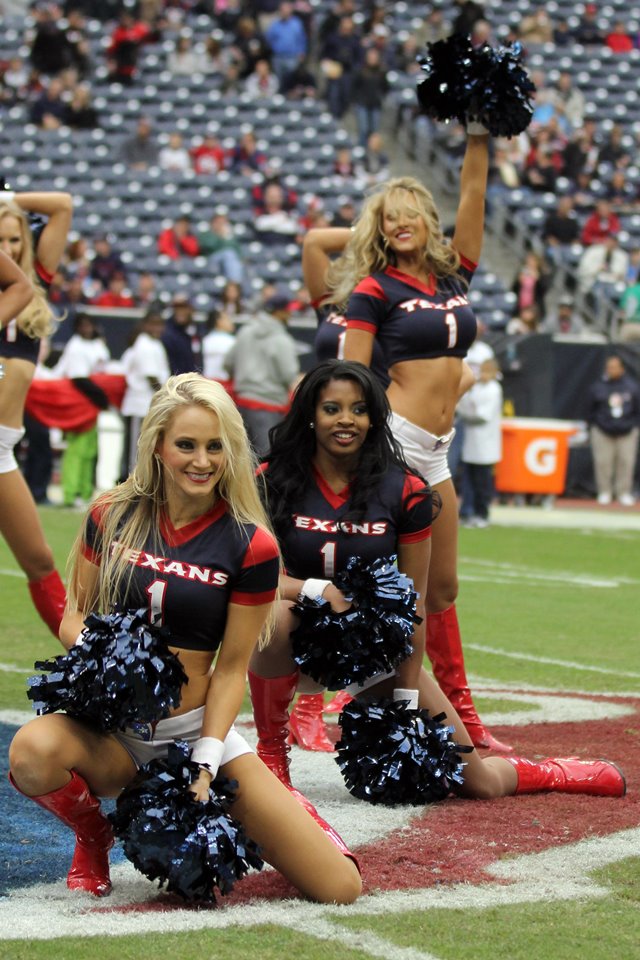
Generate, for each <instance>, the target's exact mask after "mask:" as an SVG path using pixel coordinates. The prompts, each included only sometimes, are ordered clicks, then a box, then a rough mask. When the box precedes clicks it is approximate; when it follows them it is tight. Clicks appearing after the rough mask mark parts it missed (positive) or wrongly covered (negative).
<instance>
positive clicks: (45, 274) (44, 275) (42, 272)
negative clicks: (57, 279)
mask: <svg viewBox="0 0 640 960" xmlns="http://www.w3.org/2000/svg"><path fill="white" fill-rule="evenodd" d="M34 266H35V271H36V273H37V274H38V276H39V277H40V279H41V280H44V282H45V283H47V284H49V283H51V281H52V280H53V274H52V273H49V271H48V270H46V269H45V268H44V267H43V266H42V264H41V263H40V262H39V261H38V260H36V262H35V264H34Z"/></svg>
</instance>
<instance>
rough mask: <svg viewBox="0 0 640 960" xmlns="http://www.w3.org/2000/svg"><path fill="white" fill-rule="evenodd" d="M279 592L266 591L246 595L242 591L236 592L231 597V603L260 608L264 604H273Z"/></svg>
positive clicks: (275, 590)
mask: <svg viewBox="0 0 640 960" xmlns="http://www.w3.org/2000/svg"><path fill="white" fill-rule="evenodd" d="M277 592H278V591H277V589H274V590H264V591H263V592H262V593H244V592H243V591H241V590H234V591H233V592H232V594H231V596H230V597H229V603H238V604H240V605H241V606H243V607H259V606H260V604H262V603H272V602H273V601H274V600H275V598H276V594H277Z"/></svg>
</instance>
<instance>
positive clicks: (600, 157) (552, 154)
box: [0, 0, 640, 329]
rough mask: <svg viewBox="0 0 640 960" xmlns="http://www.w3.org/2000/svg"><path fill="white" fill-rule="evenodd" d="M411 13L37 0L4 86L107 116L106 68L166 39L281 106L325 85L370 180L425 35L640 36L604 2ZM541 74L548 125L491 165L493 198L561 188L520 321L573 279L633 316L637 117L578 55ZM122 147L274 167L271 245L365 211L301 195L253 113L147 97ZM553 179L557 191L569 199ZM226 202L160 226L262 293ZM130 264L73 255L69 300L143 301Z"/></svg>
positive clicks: (588, 39)
mask: <svg viewBox="0 0 640 960" xmlns="http://www.w3.org/2000/svg"><path fill="white" fill-rule="evenodd" d="M192 16H196V17H199V18H200V21H202V17H203V16H204V17H205V18H208V19H209V20H210V22H211V30H210V32H209V35H208V36H204V35H203V34H202V32H194V30H193V29H192V20H191V18H192ZM394 16H395V13H394V11H393V9H391V8H390V6H389V5H385V4H381V3H378V4H376V3H371V4H364V3H361V2H357V0H334V2H330V0H328V2H324V3H322V4H318V5H312V4H310V3H308V2H306V0H295V2H291V0H282V2H277V0H262V2H253V3H245V2H239V0H229V2H225V3H216V2H214V0H209V2H207V0H201V2H198V0H181V2H174V0H143V2H141V3H138V4H137V5H135V7H134V6H133V5H126V6H125V7H124V8H121V5H120V4H119V3H116V2H115V0H114V2H105V3H94V2H90V0H71V2H68V3H66V4H64V5H62V4H60V5H59V4H56V3H54V2H36V3H34V4H32V5H31V9H30V19H29V20H28V21H27V31H26V33H25V41H26V43H27V44H28V50H29V52H28V55H25V54H24V49H22V50H21V53H20V55H16V56H15V57H12V58H11V59H10V60H7V61H6V62H2V63H0V98H1V99H2V101H3V102H4V104H5V105H15V104H24V105H25V108H26V110H27V112H28V115H29V118H30V120H31V121H32V122H33V123H34V124H36V125H37V126H40V127H42V128H43V129H55V128H56V127H59V126H68V127H71V128H72V129H73V128H75V129H91V128H95V127H99V126H100V123H101V111H102V110H103V107H102V106H101V105H98V106H96V104H95V102H94V101H95V99H96V97H95V78H96V76H97V74H98V73H99V71H100V69H102V70H105V69H106V73H107V78H108V80H110V81H112V82H116V83H118V84H121V85H124V86H126V85H131V84H135V83H136V82H137V80H138V78H139V75H140V70H141V65H142V64H143V57H144V51H145V48H147V47H149V45H153V47H154V50H155V51H156V52H158V51H159V57H160V61H161V63H160V69H164V70H166V71H168V72H169V73H170V74H172V75H173V76H175V77H176V79H177V80H179V78H180V77H185V78H188V77H192V76H194V75H198V74H200V75H203V76H206V77H211V78H212V80H213V82H214V83H215V84H218V86H219V89H220V91H221V94H222V95H224V94H225V92H234V93H239V92H248V93H250V94H251V96H252V98H254V100H255V102H256V103H259V102H260V101H264V102H265V104H267V105H268V102H269V100H270V98H272V97H273V96H275V95H277V94H283V95H284V96H286V97H288V98H291V99H296V98H301V97H304V98H307V99H308V98H314V99H317V100H318V101H319V106H323V107H324V106H326V108H327V109H328V110H329V111H330V113H331V114H332V115H333V117H334V118H335V120H336V123H337V124H340V122H342V121H343V120H344V118H345V117H346V115H347V114H348V113H352V115H353V121H354V125H355V127H356V130H357V140H358V150H357V152H356V151H353V150H352V149H351V148H347V147H345V149H344V150H342V151H339V152H336V156H335V162H334V174H335V182H336V183H338V181H339V180H340V179H342V181H343V182H344V184H345V187H346V186H347V185H349V186H352V185H353V184H354V183H356V184H357V185H358V186H359V187H361V188H362V189H363V190H364V189H366V188H368V187H371V186H373V185H375V184H376V183H377V182H379V181H380V180H383V179H385V178H386V177H387V176H388V174H389V157H388V154H387V151H386V149H385V145H384V143H383V142H382V137H381V134H380V125H381V115H382V110H383V108H384V105H385V103H387V102H388V98H389V93H390V90H391V89H392V88H393V83H394V77H395V76H396V75H398V74H400V75H409V76H411V77H415V76H417V75H418V74H419V71H420V67H419V64H418V63H417V60H416V57H417V55H418V54H419V53H420V52H421V51H422V50H423V49H424V45H425V43H427V42H431V41H434V40H438V39H442V38H443V37H445V36H447V35H448V34H449V33H450V32H451V31H452V30H456V31H464V32H468V33H469V34H470V35H471V37H472V42H473V43H474V44H481V43H483V42H485V41H489V42H492V43H495V42H497V41H500V42H502V41H503V40H516V39H517V40H519V41H520V42H521V43H522V45H523V48H524V56H525V61H526V59H527V58H528V57H530V56H532V55H533V54H535V53H536V52H538V51H540V50H542V49H543V48H544V45H545V44H553V45H555V46H556V47H557V48H558V49H563V48H566V49H568V50H570V49H571V46H572V45H575V44H580V45H581V46H583V47H584V46H586V47H590V48H593V49H594V50H596V49H597V48H602V49H605V48H606V49H608V50H610V51H611V52H612V53H613V54H614V55H619V56H620V57H624V56H625V55H627V54H628V53H629V51H631V50H633V49H636V48H638V46H639V37H638V36H637V35H636V34H635V33H633V32H630V31H629V29H628V28H627V26H626V25H625V24H624V23H623V22H622V21H620V22H615V20H613V19H610V29H607V30H605V29H603V25H602V18H601V17H600V16H599V13H598V9H597V6H596V5H595V4H586V5H585V6H584V8H583V9H582V10H579V9H577V11H576V15H575V16H574V17H572V18H570V20H567V19H566V18H564V17H563V15H562V11H561V10H550V9H547V8H546V7H545V6H544V5H542V4H540V5H538V6H537V7H532V8H530V9H529V11H528V12H527V13H526V15H524V16H522V17H521V19H519V20H518V21H517V22H516V21H515V20H514V21H513V22H510V23H506V22H505V19H504V17H503V16H501V14H500V11H499V10H497V9H496V8H495V7H494V5H488V4H486V5H485V4H482V3H478V2H469V0H456V2H454V3H450V4H437V5H435V4H434V5H431V6H430V7H429V8H428V9H427V10H425V16H424V19H423V21H422V23H421V24H417V23H416V21H415V20H413V21H412V22H411V30H410V31H409V30H400V31H398V30H397V29H394V26H395V21H394ZM89 19H99V20H101V21H102V22H103V33H102V38H101V39H102V42H101V44H99V45H96V43H95V42H94V43H92V42H91V38H90V31H89V30H88V20H89ZM494 20H495V21H496V22H495V24H494V23H493V21H494ZM532 73H533V76H534V79H535V82H536V85H537V93H536V96H535V112H534V116H533V121H532V124H531V126H530V127H529V129H528V130H527V131H526V132H525V133H523V134H521V135H520V136H519V137H516V138H513V139H511V140H501V139H497V140H495V141H494V143H493V158H492V168H491V184H490V198H491V201H492V203H493V204H495V203H498V202H500V200H502V199H504V198H505V197H506V198H508V196H509V194H512V193H513V192H514V191H516V190H522V189H525V190H527V191H530V192H531V194H532V195H533V196H534V198H535V197H539V198H540V200H541V201H542V200H544V209H545V213H546V216H545V218H544V221H543V222H542V223H541V224H540V225H539V227H538V229H537V235H534V237H533V241H532V246H533V250H534V252H535V254H536V255H537V256H539V257H540V260H541V271H542V273H543V274H544V276H545V294H544V296H542V298H540V297H539V296H537V295H536V298H534V299H535V302H534V303H532V304H523V302H522V291H521V279H522V278H521V276H520V274H519V276H518V277H514V292H515V287H516V285H518V284H520V289H519V291H518V293H517V297H516V300H515V301H514V320H520V321H523V318H522V316H521V314H522V312H523V309H524V312H525V318H524V321H523V323H524V324H525V325H526V326H529V324H530V319H529V317H528V315H529V314H530V313H531V312H535V314H536V316H535V319H534V321H533V323H532V324H531V326H532V328H533V329H541V328H543V327H544V326H545V324H546V321H547V319H548V318H547V312H548V310H549V309H550V308H551V307H553V309H555V304H556V301H557V299H558V295H559V294H560V295H563V294H566V295H572V296H574V298H575V301H574V305H576V304H577V305H578V306H580V307H581V308H583V307H584V309H585V312H586V313H587V314H588V313H589V310H591V313H592V314H595V313H597V309H598V303H599V300H598V297H600V296H601V295H603V296H605V297H608V298H609V299H613V300H614V301H616V302H617V301H619V302H620V309H621V316H622V315H623V314H625V315H626V313H627V312H628V310H629V307H628V306H625V305H624V304H627V303H628V302H629V298H627V299H626V300H623V299H622V298H623V291H624V289H625V287H626V286H634V285H636V284H637V280H638V277H637V272H636V258H635V257H634V253H635V251H634V249H633V247H632V246H630V244H629V241H628V239H627V238H626V235H625V231H624V226H623V224H622V222H621V217H623V215H627V214H633V213H634V212H635V211H638V212H639V213H640V190H639V184H640V179H639V178H638V177H637V175H636V170H635V167H634V156H635V153H636V152H637V146H638V141H637V137H636V136H635V135H634V133H633V131H631V130H630V129H629V128H628V127H625V126H624V125H623V124H622V123H616V122H605V123H602V122H600V123H596V122H595V121H594V120H593V119H592V118H591V117H589V116H588V110H587V99H586V98H585V94H584V92H583V91H582V90H581V89H580V85H579V83H578V81H577V79H576V74H575V72H572V71H570V70H565V69H560V70H552V71H547V72H545V71H542V70H539V69H536V70H533V71H532ZM462 136H463V132H462V131H461V130H457V131H456V130H455V129H452V130H449V131H447V133H446V137H447V143H448V144H449V145H450V146H451V147H452V148H453V149H454V151H455V150H456V148H459V146H460V143H461V140H462ZM114 149H117V156H114V160H116V159H119V160H122V161H123V162H124V163H126V165H127V166H128V167H129V168H130V169H131V170H132V171H134V172H135V171H142V170H148V169H150V168H156V167H157V168H159V169H160V170H162V171H163V173H164V175H165V176H167V177H171V176H175V177H176V178H179V177H180V176H183V175H185V174H186V173H191V172H194V173H195V174H196V175H197V176H202V177H203V178H209V179H210V180H211V179H215V177H216V176H217V175H218V174H220V173H221V172H223V171H224V172H229V173H231V174H233V175H240V176H244V177H246V178H247V181H251V189H252V190H253V188H254V182H255V180H256V175H260V176H261V177H262V178H263V182H262V184H261V185H260V184H258V187H259V188H260V186H261V188H262V190H263V194H264V196H263V198H262V202H261V206H260V209H256V210H255V218H254V221H253V223H252V234H251V237H250V238H249V239H258V240H260V242H262V243H265V244H267V245H269V244H270V245H275V246H278V245H279V244H283V243H285V242H291V243H299V242H300V240H301V237H302V234H303V233H304V231H305V229H308V227H309V226H310V225H315V224H317V223H318V222H325V221H326V222H330V223H334V224H336V225H338V224H340V223H348V222H349V219H348V218H349V217H350V218H351V219H352V218H353V216H354V215H355V213H356V209H355V207H353V206H352V207H351V209H349V210H348V213H347V215H344V214H343V213H341V212H340V211H338V212H337V213H334V214H333V215H331V216H328V215H327V212H326V210H324V209H323V207H322V204H321V203H320V202H319V201H318V200H317V198H314V197H311V198H309V197H305V199H304V202H303V200H302V198H296V200H295V201H294V202H293V203H292V202H291V201H290V198H289V197H288V196H286V191H285V189H284V187H283V185H282V184H281V183H277V182H275V183H274V182H272V176H273V169H274V167H273V165H272V163H271V161H272V158H271V157H270V156H269V152H268V147H267V149H265V148H264V146H263V144H262V143H261V141H260V140H259V139H258V138H257V137H256V135H255V132H254V131H252V130H247V131H245V132H243V133H242V135H240V136H239V137H238V140H237V142H236V143H235V144H234V145H233V146H232V147H230V146H229V145H228V143H227V142H226V138H225V141H224V142H223V141H222V139H221V138H220V137H219V136H218V135H216V134H214V133H211V132H210V131H208V130H206V129H205V128H204V124H203V127H202V128H201V129H199V130H197V131H196V130H193V131H192V130H189V131H185V130H184V129H183V130H179V129H177V128H176V129H175V130H174V131H170V132H167V131H166V128H165V129H163V130H162V131H161V132H158V133H157V132H156V131H155V130H154V125H153V120H152V119H151V118H150V117H149V116H145V115H144V112H143V111H142V110H141V113H140V115H139V117H138V120H137V125H136V129H135V130H134V131H131V133H130V135H129V136H128V137H127V138H126V139H125V140H124V142H122V143H120V141H118V145H117V148H114ZM338 190H339V184H338ZM550 195H555V196H556V198H557V200H556V203H555V205H553V206H552V205H550V204H549V196H550ZM344 206H345V209H346V207H347V204H346V203H345V205H344ZM607 210H608V212H607ZM221 216H223V217H224V214H221V213H218V212H217V211H216V209H211V210H208V211H202V212H201V213H200V215H199V217H198V221H197V222H196V220H195V217H190V216H189V215H187V214H185V215H179V214H178V211H177V210H173V211H172V210H168V211H167V221H166V222H165V224H164V225H163V229H162V232H161V233H160V234H159V236H157V237H155V240H156V243H157V251H158V254H159V255H162V256H165V257H168V258H169V259H170V260H172V261H180V260H181V258H185V257H189V258H195V257H204V258H205V259H206V260H207V261H208V262H210V264H211V265H212V266H213V267H214V268H215V269H216V270H218V271H219V274H220V276H221V277H223V278H225V279H227V280H230V281H232V282H235V283H238V284H240V286H241V288H244V290H245V292H246V291H247V276H248V272H247V264H246V262H245V259H244V250H243V246H244V245H245V244H246V242H247V238H246V236H245V237H244V238H242V239H241V238H239V237H238V236H236V235H235V232H234V223H233V221H231V222H229V220H228V219H227V223H226V224H224V225H223V224H222V222H221V220H220V217H221ZM205 220H206V222H207V224H208V226H207V227H206V228H205V227H204V226H203V222H204V221H205ZM612 236H613V237H617V241H616V240H611V239H610V238H611V237H612ZM118 274H119V276H118V277H117V278H116V280H115V289H113V286H112V282H111V278H109V279H107V280H106V282H105V281H102V280H100V289H96V288H95V287H93V288H91V285H90V283H89V282H88V281H86V279H83V281H82V283H80V284H78V278H77V275H76V274H75V273H74V270H73V269H71V268H70V269H69V270H68V275H65V276H63V277H62V284H61V287H60V298H61V299H60V302H61V303H63V302H68V303H69V304H70V305H73V304H74V303H75V302H78V303H81V302H82V300H83V299H84V298H86V299H88V301H89V302H96V299H97V298H100V297H102V298H107V300H110V301H111V302H114V303H115V302H120V299H124V300H128V299H129V296H130V295H131V297H132V299H133V301H134V302H135V300H136V290H135V289H134V290H133V293H132V292H131V290H130V288H129V286H131V287H133V288H135V287H136V286H137V283H138V277H137V274H136V273H135V271H132V275H131V276H129V277H128V276H127V271H126V270H125V269H124V265H123V267H122V268H121V269H119V270H118ZM558 278H560V284H561V285H560V287H559V286H558ZM91 282H94V283H95V280H94V279H92V281H91ZM120 288H121V289H120ZM549 291H551V295H550V296H547V294H548V293H549ZM160 292H162V291H160ZM588 295H590V296H591V297H592V299H591V300H589V299H586V298H587V296H588ZM545 298H546V301H545Z"/></svg>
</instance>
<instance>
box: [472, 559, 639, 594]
mask: <svg viewBox="0 0 640 960" xmlns="http://www.w3.org/2000/svg"><path fill="white" fill-rule="evenodd" d="M459 559H460V563H461V564H466V565H468V566H470V567H481V568H484V569H486V570H487V571H496V572H497V574H498V575H499V577H504V578H505V579H506V580H507V581H514V580H522V582H524V583H527V582H532V581H533V582H539V583H545V584H552V585H556V586H563V585H565V584H567V583H570V584H571V585H572V586H576V587H600V588H605V589H611V588H616V587H623V586H624V587H626V586H639V585H640V580H637V579H634V578H633V577H602V576H597V575H595V574H593V575H589V574H578V575H576V574H573V573H570V572H569V571H567V570H549V569H546V568H545V569H544V570H540V569H539V568H536V567H527V566H526V565H524V564H515V563H502V562H499V561H495V560H482V559H479V558H475V557H464V556H461V557H460V558H459ZM462 579H463V580H464V579H468V580H481V581H482V580H483V578H482V577H481V576H479V575H477V574H475V575H474V574H468V575H467V576H466V577H465V576H464V575H463V577H462ZM487 579H488V578H487ZM490 579H491V581H492V582H495V580H496V578H495V577H491V578H490ZM498 582H500V581H498Z"/></svg>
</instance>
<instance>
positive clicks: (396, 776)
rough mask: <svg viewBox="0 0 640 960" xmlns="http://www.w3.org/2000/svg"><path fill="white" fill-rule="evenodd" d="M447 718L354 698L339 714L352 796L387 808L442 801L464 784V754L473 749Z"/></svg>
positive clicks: (341, 759)
mask: <svg viewBox="0 0 640 960" xmlns="http://www.w3.org/2000/svg"><path fill="white" fill-rule="evenodd" d="M444 720H445V714H444V713H440V714H438V715H437V716H435V717H432V716H431V715H430V714H429V711H428V710H409V709H408V708H407V704H406V703H405V702H394V701H393V700H377V701H375V702H369V703H366V702H361V701H359V700H352V701H351V703H349V704H347V706H346V707H345V708H344V710H343V711H342V713H341V715H340V726H341V728H342V737H341V739H340V740H339V741H338V743H337V744H336V750H337V752H338V755H337V757H336V763H337V764H338V766H339V767H340V771H341V773H342V776H343V778H344V781H345V784H346V786H347V789H348V790H349V793H351V794H353V796H354V797H357V798H358V799H359V800H367V801H368V802H369V803H374V804H375V803H380V804H384V805H386V806H395V805H396V804H401V803H407V804H414V805H422V804H426V803H434V802H436V801H438V800H444V798H445V797H446V796H448V794H449V793H451V791H452V790H454V789H455V788H456V786H459V785H460V784H462V783H463V780H464V777H463V768H464V766H465V765H464V763H463V762H462V760H461V758H460V754H462V753H469V752H470V751H471V750H472V749H473V747H468V746H465V745H463V744H458V743H455V742H454V741H453V740H452V739H451V736H452V734H453V732H454V728H453V727H451V726H447V725H446V724H445V723H444V722H443V721H444Z"/></svg>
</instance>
